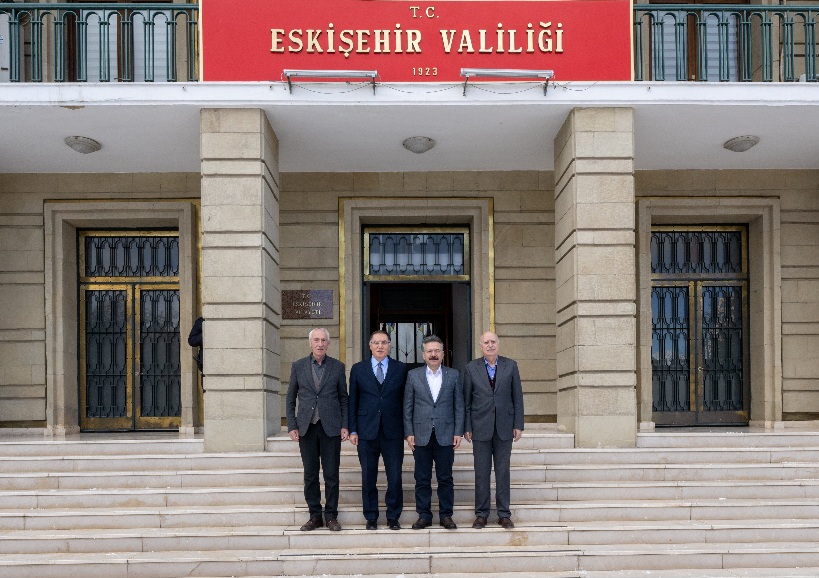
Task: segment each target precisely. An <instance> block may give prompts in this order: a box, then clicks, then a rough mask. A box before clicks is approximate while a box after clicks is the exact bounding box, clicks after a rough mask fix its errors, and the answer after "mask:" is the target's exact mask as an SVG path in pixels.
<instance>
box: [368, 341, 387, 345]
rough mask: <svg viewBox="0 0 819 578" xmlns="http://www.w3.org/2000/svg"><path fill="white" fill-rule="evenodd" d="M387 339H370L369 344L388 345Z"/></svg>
mask: <svg viewBox="0 0 819 578" xmlns="http://www.w3.org/2000/svg"><path fill="white" fill-rule="evenodd" d="M389 344H390V342H389V341H370V345H389Z"/></svg>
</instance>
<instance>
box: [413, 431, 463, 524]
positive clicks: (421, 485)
mask: <svg viewBox="0 0 819 578" xmlns="http://www.w3.org/2000/svg"><path fill="white" fill-rule="evenodd" d="M413 455H414V456H415V511H416V512H418V516H419V517H420V518H424V519H425V520H432V509H431V505H432V464H433V463H434V464H435V478H436V479H437V480H438V515H439V517H440V518H445V517H447V516H452V508H453V506H454V505H455V484H454V483H453V481H452V463H453V462H454V461H455V448H454V447H452V444H451V443H450V444H448V445H445V446H442V445H441V444H439V443H438V440H437V439H436V438H435V432H434V431H433V432H432V436H431V437H430V438H429V443H428V444H427V445H425V446H419V445H416V446H415V451H414V452H413Z"/></svg>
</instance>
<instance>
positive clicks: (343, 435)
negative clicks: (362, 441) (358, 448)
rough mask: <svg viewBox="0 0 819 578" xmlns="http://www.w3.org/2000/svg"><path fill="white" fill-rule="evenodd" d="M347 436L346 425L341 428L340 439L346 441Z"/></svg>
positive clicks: (348, 432)
mask: <svg viewBox="0 0 819 578" xmlns="http://www.w3.org/2000/svg"><path fill="white" fill-rule="evenodd" d="M348 437H350V430H348V429H347V428H346V427H343V428H341V441H343V442H346V441H347V438H348Z"/></svg>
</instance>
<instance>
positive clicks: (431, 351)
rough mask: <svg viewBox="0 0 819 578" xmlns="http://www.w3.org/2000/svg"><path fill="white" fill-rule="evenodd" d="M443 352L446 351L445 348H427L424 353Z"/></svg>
mask: <svg viewBox="0 0 819 578" xmlns="http://www.w3.org/2000/svg"><path fill="white" fill-rule="evenodd" d="M443 352H444V350H443V349H426V350H424V353H443Z"/></svg>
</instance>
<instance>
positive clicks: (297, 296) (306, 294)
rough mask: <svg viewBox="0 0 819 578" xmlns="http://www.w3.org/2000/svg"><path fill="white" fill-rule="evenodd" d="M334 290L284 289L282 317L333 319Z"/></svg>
mask: <svg viewBox="0 0 819 578" xmlns="http://www.w3.org/2000/svg"><path fill="white" fill-rule="evenodd" d="M332 318H333V292H332V290H329V289H298V290H290V289H284V290H282V319H332Z"/></svg>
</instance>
